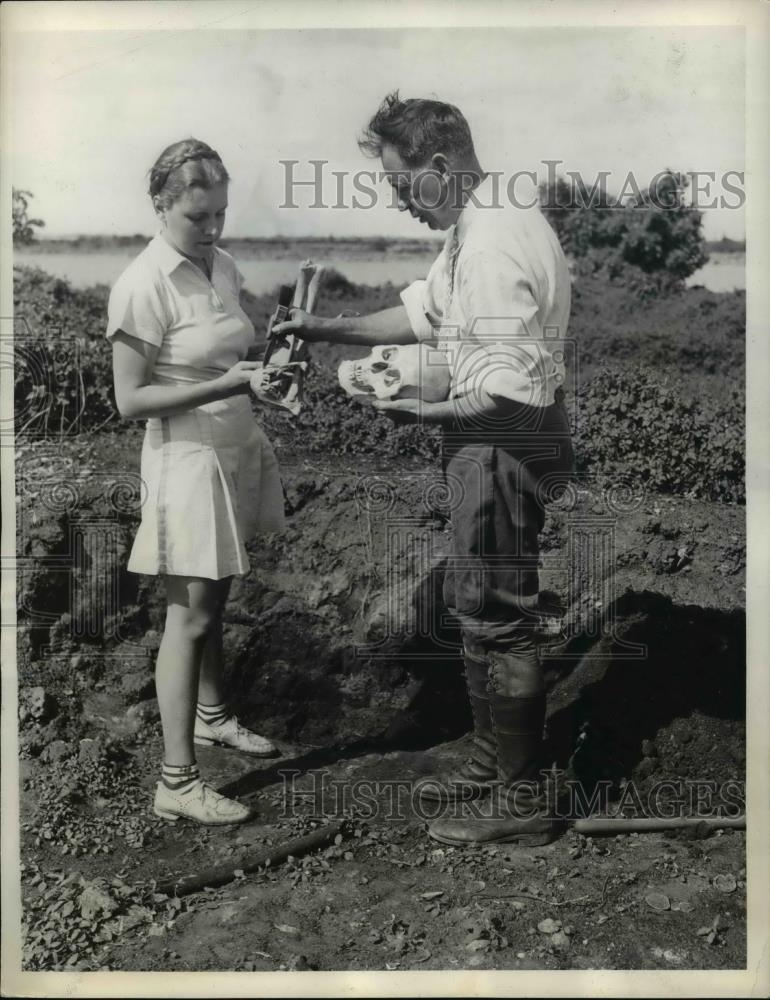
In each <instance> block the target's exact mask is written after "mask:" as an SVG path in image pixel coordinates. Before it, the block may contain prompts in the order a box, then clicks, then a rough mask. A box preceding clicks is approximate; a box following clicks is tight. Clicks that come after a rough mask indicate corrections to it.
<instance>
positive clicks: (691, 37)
mask: <svg viewBox="0 0 770 1000" xmlns="http://www.w3.org/2000/svg"><path fill="white" fill-rule="evenodd" d="M84 6H85V7H87V5H84ZM145 20H146V19H145ZM235 28H236V30H233V25H232V24H231V26H230V29H229V30H218V29H205V30H201V29H196V30H177V31H161V30H155V31H154V30H146V28H144V27H142V28H141V29H138V30H131V29H130V28H129V30H93V31H82V30H77V31H57V32H39V31H24V32H19V33H18V34H16V35H15V37H14V44H13V47H12V50H11V53H10V56H11V59H10V67H9V71H8V72H9V76H8V80H9V92H8V93H9V100H8V102H7V105H8V106H9V107H10V111H11V121H10V151H9V154H7V159H6V163H7V164H9V165H10V167H9V168H10V172H11V175H12V180H13V184H14V185H15V186H16V187H20V188H22V189H25V190H29V191H31V192H33V194H34V196H35V197H34V201H33V202H32V208H33V214H35V215H37V216H39V217H41V218H42V219H44V220H45V222H46V230H45V233H46V235H50V236H57V235H71V234H78V233H84V234H91V233H104V234H130V233H136V232H140V233H144V234H150V233H152V232H153V231H154V229H155V219H154V214H153V211H152V207H151V205H150V201H149V198H148V197H147V195H146V185H147V171H148V169H149V168H150V166H151V165H152V163H153V161H154V160H155V158H156V157H157V155H158V154H159V153H160V151H161V150H162V149H163V148H164V147H165V146H167V145H168V144H169V143H171V142H173V141H175V140H177V139H180V138H184V137H187V136H190V135H193V136H195V137H197V138H200V139H203V140H204V141H206V142H208V143H209V144H210V145H212V146H213V147H214V148H216V149H217V150H218V151H219V153H220V154H221V156H222V159H223V160H224V163H225V165H226V166H227V169H228V171H229V173H230V175H231V177H232V184H231V191H230V209H229V212H228V221H227V228H226V235H229V236H275V235H286V236H300V235H315V236H326V235H332V236H346V235H350V236H376V235H383V236H394V237H413V236H426V235H428V233H427V231H426V230H425V229H424V228H422V229H418V228H417V225H416V223H415V222H414V221H413V220H412V219H411V218H409V217H408V216H407V215H402V214H400V213H398V212H397V211H396V210H395V208H393V207H392V203H391V198H390V194H389V189H388V188H387V185H386V184H385V183H380V184H379V186H378V193H379V195H380V197H379V199H378V201H377V204H375V206H374V207H373V208H371V209H368V210H366V209H364V208H359V209H356V208H354V207H353V206H352V204H351V203H350V202H351V196H352V193H353V192H352V181H351V180H350V177H349V175H346V178H345V186H344V188H343V201H344V205H343V206H342V207H339V208H331V207H327V208H325V209H320V208H316V209H312V208H310V207H309V206H310V204H311V201H312V197H313V196H312V192H311V191H310V190H309V189H307V188H304V189H297V194H296V195H295V197H294V201H295V202H296V203H297V205H298V206H299V207H298V208H294V209H292V208H286V207H281V206H282V205H283V204H285V201H286V198H285V179H286V169H287V168H286V167H285V166H283V165H282V164H281V162H280V161H282V160H296V161H299V164H298V166H297V167H296V168H295V170H296V175H295V176H296V177H297V178H300V179H306V178H310V177H311V176H313V173H312V171H313V168H312V167H311V166H310V164H309V161H310V160H325V161H328V166H326V167H325V168H324V176H325V179H326V186H325V188H324V192H325V194H324V197H325V200H326V201H327V204H329V205H331V204H334V202H335V198H336V189H335V186H334V185H335V183H336V182H335V179H334V177H333V176H332V174H331V171H333V170H334V171H347V172H350V173H351V174H352V172H355V171H361V170H372V169H377V168H378V167H379V164H378V163H377V162H375V161H371V160H368V159H366V158H365V157H364V156H363V155H362V154H361V153H360V151H359V149H358V146H357V144H356V137H357V135H358V134H359V132H360V130H361V128H362V127H363V126H364V125H365V124H366V122H367V121H368V119H369V118H370V117H371V115H372V113H373V112H374V111H375V110H376V108H377V106H378V105H379V103H380V101H381V99H382V97H383V96H384V95H385V94H386V93H387V92H388V91H390V90H393V89H395V88H398V89H399V90H400V92H401V94H402V96H405V97H416V96H423V97H436V98H438V99H440V100H445V101H448V102H450V103H453V104H456V105H458V106H459V107H460V108H461V109H462V111H463V113H464V114H465V116H466V117H467V119H468V121H469V123H470V125H471V130H472V133H473V136H474V140H475V144H476V148H477V152H478V155H479V159H480V161H481V163H482V166H484V167H485V169H487V170H500V171H503V172H504V174H505V175H509V174H511V173H513V172H516V171H532V170H533V171H535V172H536V173H537V174H538V175H539V176H544V174H545V171H546V169H547V168H546V167H545V165H544V161H546V160H549V159H550V160H559V161H562V163H561V165H560V166H559V170H562V171H566V170H572V171H578V172H579V173H580V174H581V176H582V177H583V178H585V179H587V180H589V181H591V180H592V179H593V178H594V177H595V176H596V174H597V172H598V171H609V172H610V178H609V180H608V187H609V188H610V189H613V188H615V189H618V188H620V187H621V186H622V184H623V182H624V180H625V178H626V176H627V175H628V173H629V172H633V174H634V177H635V178H636V179H637V181H638V182H639V186H640V187H644V186H646V185H647V183H649V180H650V179H651V178H652V177H653V176H654V175H655V174H656V173H657V172H658V171H660V170H662V169H664V168H666V167H672V168H674V169H677V170H680V171H691V170H697V171H713V172H714V173H715V174H716V175H717V178H720V177H721V176H722V175H723V174H724V173H725V172H727V171H742V170H743V169H744V146H745V137H744V51H743V38H742V31H741V29H738V28H736V29H730V28H725V27H724V26H722V27H688V28H686V29H685V28H682V27H671V28H655V27H633V28H622V27H621V28H596V27H584V28H575V27H556V28H546V27H542V28H531V27H526V28H494V29H490V28H449V29H427V28H422V29H421V28H411V29H395V30H392V29H387V28H373V29H369V30H361V29H349V30H339V29H337V28H330V29H326V30H323V29H310V30H254V29H253V28H244V29H243V30H237V24H236V25H235ZM732 183H733V184H736V183H738V182H737V180H736V179H735V177H733V180H732ZM525 186H526V185H525V184H524V185H523V186H521V187H517V191H521V192H523V191H524V190H525ZM714 191H715V193H716V195H717V196H719V195H720V194H725V193H726V194H727V195H728V200H729V201H730V203H731V204H732V205H734V203H735V201H736V200H737V199H736V197H735V196H729V192H725V190H724V188H723V187H721V186H720V185H719V181H717V182H716V184H715V186H714ZM709 200H710V199H709ZM744 224H745V217H744V211H743V210H742V209H736V208H734V207H733V208H722V209H720V208H714V209H709V210H707V211H706V212H705V216H704V231H705V234H706V236H707V238H710V239H713V238H719V237H721V236H722V235H723V234H726V235H728V236H730V237H731V238H734V239H740V238H742V237H743V236H744Z"/></svg>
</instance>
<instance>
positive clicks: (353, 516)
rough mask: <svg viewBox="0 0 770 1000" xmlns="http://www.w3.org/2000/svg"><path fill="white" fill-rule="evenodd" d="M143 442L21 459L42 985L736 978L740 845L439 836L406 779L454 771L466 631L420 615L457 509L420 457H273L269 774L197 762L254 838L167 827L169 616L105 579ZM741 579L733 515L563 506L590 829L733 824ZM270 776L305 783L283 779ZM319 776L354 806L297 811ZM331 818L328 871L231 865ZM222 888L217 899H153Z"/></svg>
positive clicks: (26, 818)
mask: <svg viewBox="0 0 770 1000" xmlns="http://www.w3.org/2000/svg"><path fill="white" fill-rule="evenodd" d="M137 435H138V431H136V430H135V429H133V430H130V431H125V430H122V431H120V432H119V433H102V434H98V435H94V436H93V437H91V438H87V437H85V436H81V437H80V438H76V439H72V440H71V441H69V442H66V443H65V446H62V447H57V448H56V449H47V448H46V447H44V446H42V445H41V444H39V443H38V444H33V445H31V446H26V447H25V446H22V447H21V448H20V450H19V453H18V456H17V476H18V482H19V501H18V503H19V506H18V510H19V552H18V556H19V590H18V607H19V621H20V629H19V644H18V653H19V656H18V661H19V681H20V723H19V726H20V729H19V735H20V748H21V756H22V760H21V789H20V792H21V813H20V818H21V824H22V861H23V869H22V884H23V897H24V915H25V933H26V942H25V963H26V967H27V968H28V969H53V968H65V967H68V968H73V967H75V968H82V969H125V970H153V969H154V970H158V969H164V970H177V969H179V970H185V969H197V970H203V969H210V970H277V969H287V970H300V969H318V970H342V969H383V970H385V969H401V970H404V969H452V968H455V967H456V968H458V969H459V968H467V967H478V968H489V969H560V968H561V969H578V968H579V969H610V968H614V969H629V968H633V969H648V968H649V969H653V968H665V969H697V968H703V969H711V968H714V969H717V968H720V969H736V968H741V967H743V966H744V965H745V875H746V873H745V853H744V852H745V835H744V834H743V833H742V832H740V831H731V830H725V831H723V832H718V833H711V835H705V834H706V832H705V831H703V830H695V831H689V832H688V833H687V834H686V835H685V834H683V833H678V834H671V835H663V834H660V833H657V834H649V835H624V836H620V837H617V838H610V839H608V838H600V837H594V838H593V839H591V838H586V837H585V836H582V835H579V834H577V833H574V832H565V833H564V835H563V836H561V837H560V838H559V839H558V840H557V841H555V842H554V843H553V844H551V845H548V846H545V847H540V848H535V849H529V850H527V849H524V850H522V849H513V848H507V847H505V846H504V845H501V846H498V847H496V848H495V847H493V848H488V849H482V850H480V849H471V848H465V849H459V848H451V847H447V846H446V845H440V844H437V843H435V842H432V841H430V840H429V839H428V837H427V836H426V833H425V830H424V819H423V817H421V816H420V815H419V814H417V813H416V812H415V810H414V808H413V802H412V800H411V796H410V795H409V793H408V782H410V781H411V782H414V781H417V780H419V778H420V777H421V776H425V775H426V774H429V773H432V772H433V770H434V769H435V768H436V767H437V766H441V765H443V764H444V763H448V762H451V761H452V760H455V759H457V758H460V757H462V756H463V754H464V752H465V751H466V749H467V747H466V744H465V740H466V737H465V736H464V733H465V731H466V730H467V727H468V724H469V719H468V713H467V708H466V703H465V700H464V697H463V687H462V681H461V675H460V661H459V657H458V648H457V639H458V637H457V635H456V633H454V632H453V631H452V629H451V625H449V624H447V623H445V622H443V621H442V619H441V615H440V608H441V605H440V601H439V600H438V599H437V595H438V594H439V593H440V583H441V574H442V564H443V560H444V559H445V556H446V552H447V548H448V543H449V528H448V521H447V509H446V505H447V502H449V501H448V498H447V497H446V495H445V493H443V491H442V489H441V488H440V485H439V484H438V480H437V476H436V473H435V470H434V469H433V468H432V467H430V466H426V463H425V461H424V460H419V461H418V460H417V459H416V458H415V459H405V460H404V461H403V462H401V463H396V464H395V465H392V466H391V467H390V470H389V476H388V479H387V481H386V480H384V479H383V476H382V471H381V466H378V464H377V463H376V462H375V461H373V460H372V461H369V462H368V465H367V464H366V463H364V462H362V461H361V460H358V459H352V458H350V459H342V458H339V457H337V458H333V459H332V458H329V459H324V458H319V457H318V456H317V455H313V456H308V455H303V454H302V453H301V452H291V453H289V452H287V451H284V452H283V453H282V454H281V462H282V469H283V473H284V480H285V485H286V492H287V501H288V512H289V515H290V516H289V529H288V531H287V532H286V533H285V534H284V535H283V536H281V537H280V538H279V537H274V538H268V539H264V540H262V541H260V542H257V543H255V544H254V546H253V550H252V557H253V558H252V562H253V566H254V569H253V571H252V573H251V574H250V575H249V576H248V577H246V578H243V579H241V580H237V581H236V582H235V584H234V586H233V591H232V600H231V602H230V604H229V606H228V611H227V615H226V628H225V651H226V658H227V664H228V674H229V684H230V690H231V691H232V693H233V698H234V701H235V703H236V704H237V706H238V708H239V711H240V713H241V716H242V718H243V719H244V721H246V722H248V723H250V724H252V725H254V726H256V727H258V728H259V730H260V731H261V732H264V733H265V734H266V735H268V736H270V737H272V738H273V739H275V740H276V741H277V742H278V744H279V745H280V747H281V750H282V756H281V757H280V758H278V759H276V760H271V761H255V760H253V759H251V758H248V757H245V756H243V755H240V754H238V753H234V752H232V751H223V750H215V749H211V750H205V751H202V752H201V755H200V762H201V765H202V769H203V770H204V772H205V774H206V775H207V776H209V777H211V778H212V779H213V780H215V781H216V783H217V784H219V785H220V787H222V786H223V787H225V788H227V789H229V790H230V791H231V792H232V793H233V794H237V795H239V796H240V797H241V798H242V799H243V800H244V801H247V802H249V803H250V804H252V805H253V807H254V809H255V812H256V816H255V820H254V821H253V822H251V823H249V824H247V825H245V826H243V827H240V828H225V829H220V830H212V829H194V828H192V827H190V826H185V825H184V824H181V823H180V824H178V825H176V826H169V825H166V824H163V823H162V822H161V821H159V820H156V819H155V818H154V817H153V816H152V813H151V810H150V809H149V804H150V799H151V793H152V789H153V786H154V782H155V781H156V780H157V769H158V762H159V760H160V728H159V723H158V717H157V705H156V703H155V701H154V697H153V695H154V690H153V681H152V665H153V658H154V650H155V648H156V647H157V643H158V641H159V639H160V633H161V630H162V606H161V602H160V595H159V593H158V591H157V587H156V586H155V584H154V583H152V582H150V581H147V580H144V579H139V578H135V577H132V576H131V575H130V574H127V573H125V571H124V570H123V569H122V568H121V567H123V566H125V559H126V554H127V547H128V546H129V545H130V541H131V538H132V537H133V532H134V530H135V525H136V520H137V516H138V494H137V492H136V480H135V479H134V478H133V476H135V474H136V473H138V456H139V437H138V436H137ZM744 568H745V533H744V511H743V508H741V507H738V506H732V505H728V504H715V503H705V502H702V503H698V502H695V501H692V500H685V499H681V498H670V497H661V496H655V495H649V496H643V495H636V494H633V493H629V492H622V491H618V492H616V493H610V494H608V493H607V492H606V491H602V490H601V489H600V488H599V486H598V484H596V483H593V482H591V481H590V480H588V479H584V480H583V481H579V483H578V485H577V488H576V489H575V491H574V492H573V494H571V495H570V496H568V497H566V498H565V499H564V500H563V501H561V502H560V503H559V504H557V505H556V506H555V507H553V508H552V509H551V511H550V512H549V517H548V522H547V524H546V528H545V531H544V534H543V566H542V587H543V601H542V609H541V615H540V620H539V625H538V627H539V634H540V638H541V641H542V650H543V655H544V660H545V663H546V667H547V674H548V681H549V687H550V696H549V717H548V722H547V738H548V748H549V761H553V763H554V765H555V767H556V768H557V769H559V770H561V771H564V772H565V775H566V776H567V778H570V779H574V780H575V781H579V782H580V783H581V786H582V787H584V788H585V789H586V790H588V791H589V792H591V791H593V790H595V789H597V788H602V787H607V788H609V792H608V796H607V801H606V802H605V803H604V804H605V805H608V806H610V807H612V808H617V807H618V805H619V803H620V802H623V803H624V806H625V811H626V812H633V809H634V808H636V807H637V806H638V804H639V802H641V806H642V807H645V806H646V805H647V804H649V801H650V798H651V796H653V795H654V794H658V795H659V796H660V797H661V798H660V801H661V802H663V803H664V804H666V805H667V806H668V807H669V808H672V809H676V808H679V807H681V808H682V809H683V810H684V811H685V812H689V811H690V808H691V806H693V804H697V803H696V802H695V800H696V798H697V795H698V794H700V795H701V801H702V802H707V804H708V806H709V807H710V808H711V809H717V808H720V807H721V808H722V809H724V810H730V809H732V810H733V811H735V810H736V809H737V808H739V807H740V806H741V799H742V784H741V783H742V781H743V775H744V768H745V733H744V726H743V719H744V713H745V705H744V700H745V697H744V662H745V653H744V632H745V618H744V612H743V608H744V601H745V593H744V590H743V587H744ZM95 609H98V610H95ZM286 771H296V772H299V775H298V776H297V777H296V781H295V784H294V785H293V786H292V785H291V784H287V779H286V776H285V774H284V775H282V773H281V772H286ZM322 779H324V780H325V781H326V785H327V788H338V789H339V788H343V787H344V788H348V789H356V790H358V792H359V793H360V794H359V796H358V797H357V798H355V799H352V800H348V801H340V800H339V796H338V801H335V799H334V796H333V795H332V794H331V793H329V794H327V795H326V796H323V797H319V798H317V799H313V798H311V797H309V796H307V795H303V794H301V793H302V792H303V791H308V790H313V789H318V788H320V787H321V784H320V783H321V781H322ZM366 782H368V783H369V786H370V787H369V796H368V799H367V798H365V796H364V793H363V792H362V789H364V790H365V789H366V787H367V786H366V785H365V783H366ZM662 782H668V786H664V787H663V790H662V791H661V783H662ZM602 783H604V784H602ZM399 787H401V788H402V795H401V804H402V807H403V808H402V809H401V810H400V811H399V810H395V809H393V808H392V802H391V801H390V800H391V798H392V797H393V796H394V795H395V791H396V790H397V789H398V788H399ZM404 788H407V791H406V792H404V791H403V789H404ZM351 794H352V793H351ZM635 797H636V798H635ZM637 800H638V801H637ZM337 822H342V826H341V828H340V830H339V833H338V834H337V836H336V838H334V839H332V841H331V842H330V843H328V844H327V845H325V846H323V847H321V848H320V849H318V850H315V851H313V852H310V853H307V854H303V855H299V854H298V855H297V856H296V857H292V858H290V859H289V860H287V861H283V862H281V863H279V864H275V865H269V866H264V865H263V866H262V867H261V868H259V869H258V870H257V871H255V872H250V873H246V871H245V870H246V868H248V867H249V865H250V864H251V863H253V861H254V858H255V857H256V858H257V859H258V858H259V857H263V858H264V857H265V856H266V855H265V854H264V853H263V852H268V853H269V851H270V850H273V849H275V848H278V847H279V846H280V845H281V844H282V843H284V842H285V841H286V840H287V839H290V838H294V837H297V836H300V835H302V834H305V833H307V832H309V831H312V830H314V829H322V828H324V827H326V826H328V825H329V824H333V823H337ZM215 865H227V866H229V867H230V868H231V869H232V871H233V872H235V873H236V876H235V878H234V879H233V880H232V881H230V882H229V883H227V884H226V885H224V886H222V887H220V888H217V889H215V890H209V891H201V892H197V893H194V894H191V895H184V896H181V897H180V898H176V897H175V896H174V895H173V894H172V895H167V894H162V893H159V892H158V888H159V885H160V887H162V883H163V881H164V880H166V879H168V878H172V877H179V876H183V875H186V874H189V873H192V872H196V871H200V870H202V869H207V868H210V867H212V866H215Z"/></svg>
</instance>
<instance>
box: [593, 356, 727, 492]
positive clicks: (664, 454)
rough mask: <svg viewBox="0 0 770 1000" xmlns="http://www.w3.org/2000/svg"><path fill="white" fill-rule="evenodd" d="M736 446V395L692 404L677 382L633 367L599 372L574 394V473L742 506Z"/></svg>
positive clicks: (696, 401) (701, 400) (693, 401)
mask: <svg viewBox="0 0 770 1000" xmlns="http://www.w3.org/2000/svg"><path fill="white" fill-rule="evenodd" d="M743 440H744V415H743V404H742V397H741V394H740V393H739V392H738V391H737V390H736V391H734V392H733V393H732V394H731V396H728V398H727V399H726V400H724V401H717V400H715V399H714V398H713V397H707V398H704V399H698V398H694V397H691V396H688V395H686V394H685V393H683V392H682V390H681V383H677V384H676V385H674V384H672V383H670V382H668V381H665V380H661V379H660V378H659V377H658V376H657V375H656V373H655V372H651V371H650V370H648V369H645V368H637V369H632V370H628V369H605V370H604V371H602V372H600V373H599V374H598V375H597V376H596V377H595V378H593V379H592V380H591V381H590V382H589V383H588V384H587V385H586V386H585V387H584V389H583V390H582V391H581V393H580V399H579V408H578V426H577V433H576V439H575V445H576V455H577V462H578V469H579V471H586V472H591V473H594V474H598V475H599V476H601V477H607V478H612V479H622V480H624V481H628V482H635V483H640V484H642V485H644V486H645V487H647V488H648V489H651V490H653V491H655V492H661V493H675V494H679V495H685V496H690V497H692V498H694V499H696V498H697V499H707V500H721V501H728V502H742V501H743V500H744V498H745V487H744V451H743Z"/></svg>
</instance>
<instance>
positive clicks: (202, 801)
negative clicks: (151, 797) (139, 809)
mask: <svg viewBox="0 0 770 1000" xmlns="http://www.w3.org/2000/svg"><path fill="white" fill-rule="evenodd" d="M153 811H154V813H155V815H156V816H160V817H161V819H166V820H168V821H169V822H170V823H176V821H177V820H178V819H191V820H194V821H195V822H196V823H203V824H204V825H205V826H226V825H227V824H229V823H245V822H246V820H247V819H250V818H251V815H252V813H251V810H250V809H249V808H248V807H247V806H244V805H242V804H241V803H240V802H236V801H235V799H228V798H227V797H226V796H224V795H220V794H219V792H218V791H217V790H216V789H214V788H212V787H211V785H209V784H207V783H206V782H205V781H203V779H202V778H198V780H197V781H195V782H193V784H192V785H190V786H189V787H188V788H185V789H184V790H183V791H175V790H174V789H172V788H167V787H166V785H164V784H163V782H162V781H159V782H158V785H157V788H156V790H155V804H154V806H153Z"/></svg>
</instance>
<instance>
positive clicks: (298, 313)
mask: <svg viewBox="0 0 770 1000" xmlns="http://www.w3.org/2000/svg"><path fill="white" fill-rule="evenodd" d="M272 332H273V333H277V334H278V335H279V336H285V335H286V334H289V333H292V334H294V336H295V337H300V338H301V339H302V340H307V341H309V342H310V343H314V342H317V341H319V340H326V335H325V324H324V321H323V319H321V318H320V317H319V316H313V315H312V313H309V312H305V310H304V309H298V308H296V307H295V308H293V309H291V310H290V311H289V318H288V319H287V320H285V321H284V322H283V323H276V324H275V326H274V327H273V329H272Z"/></svg>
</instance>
